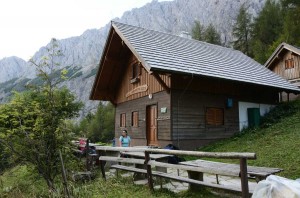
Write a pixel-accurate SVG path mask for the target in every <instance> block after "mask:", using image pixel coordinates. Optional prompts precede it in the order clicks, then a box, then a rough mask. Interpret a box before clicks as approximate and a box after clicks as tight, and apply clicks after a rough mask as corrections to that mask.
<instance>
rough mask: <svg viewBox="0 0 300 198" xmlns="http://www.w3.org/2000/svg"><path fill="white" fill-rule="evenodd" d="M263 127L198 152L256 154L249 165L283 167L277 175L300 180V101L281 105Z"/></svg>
mask: <svg viewBox="0 0 300 198" xmlns="http://www.w3.org/2000/svg"><path fill="white" fill-rule="evenodd" d="M263 125H264V126H265V127H262V128H259V129H251V130H246V131H245V132H244V133H243V134H240V135H237V136H235V137H233V138H231V139H227V140H223V141H219V142H217V143H215V144H212V145H209V146H207V147H204V148H202V149H200V150H202V151H224V152H255V153H256V154H257V159H256V160H249V161H248V164H250V165H255V166H266V167H278V168H282V169H284V171H283V172H282V173H280V174H278V175H281V176H283V177H287V178H291V179H296V178H300V165H299V164H300V101H296V102H292V103H289V104H283V105H280V106H279V107H278V108H276V109H275V110H274V111H273V112H271V113H270V114H269V115H268V116H267V117H266V119H265V122H264V123H263ZM266 126H268V127H266ZM232 162H233V161H232ZM235 162H236V163H238V162H237V161H235Z"/></svg>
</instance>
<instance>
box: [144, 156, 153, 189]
mask: <svg viewBox="0 0 300 198" xmlns="http://www.w3.org/2000/svg"><path fill="white" fill-rule="evenodd" d="M149 161H150V154H149V152H147V151H145V164H146V166H147V179H148V186H149V188H150V190H153V180H152V171H151V165H148V162H149Z"/></svg>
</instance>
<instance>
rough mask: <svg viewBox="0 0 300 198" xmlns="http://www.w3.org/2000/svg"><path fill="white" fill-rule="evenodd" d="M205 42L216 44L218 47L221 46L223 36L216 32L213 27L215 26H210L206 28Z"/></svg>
mask: <svg viewBox="0 0 300 198" xmlns="http://www.w3.org/2000/svg"><path fill="white" fill-rule="evenodd" d="M203 38H204V41H206V42H208V43H211V44H216V45H221V36H220V34H219V33H218V31H217V30H216V28H215V27H214V26H213V24H209V25H208V27H207V28H206V30H205V32H204V37H203Z"/></svg>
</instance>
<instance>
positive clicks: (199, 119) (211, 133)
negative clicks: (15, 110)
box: [171, 75, 278, 142]
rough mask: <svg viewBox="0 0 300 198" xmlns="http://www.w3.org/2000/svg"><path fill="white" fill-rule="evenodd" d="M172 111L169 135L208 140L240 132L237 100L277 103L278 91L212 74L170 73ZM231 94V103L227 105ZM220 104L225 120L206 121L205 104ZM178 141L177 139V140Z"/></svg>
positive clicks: (179, 137)
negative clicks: (177, 74)
mask: <svg viewBox="0 0 300 198" xmlns="http://www.w3.org/2000/svg"><path fill="white" fill-rule="evenodd" d="M171 82H172V85H171V86H172V88H173V89H172V92H171V101H172V104H171V111H172V115H171V116H172V121H173V122H172V138H173V141H175V140H177V139H179V140H180V141H182V142H183V141H185V140H191V141H192V140H202V141H210V140H216V139H220V138H226V137H230V136H232V135H233V134H234V133H236V132H239V107H238V102H239V101H242V102H253V103H260V104H276V102H277V101H278V93H277V91H276V90H274V89H271V88H266V87H265V88H261V87H260V86H255V85H249V84H245V83H237V82H231V81H225V80H220V79H212V78H201V77H192V76H185V77H184V76H176V75H174V76H172V80H171ZM228 98H230V99H232V101H233V105H232V107H230V108H227V106H226V102H227V99H228ZM209 107H210V108H221V109H223V112H224V124H223V125H220V126H212V125H207V124H206V118H205V112H206V108H209ZM180 141H179V142H180Z"/></svg>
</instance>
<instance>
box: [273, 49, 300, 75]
mask: <svg viewBox="0 0 300 198" xmlns="http://www.w3.org/2000/svg"><path fill="white" fill-rule="evenodd" d="M288 59H293V60H294V68H291V69H285V61H286V60H288ZM271 69H272V71H273V72H275V73H276V74H278V75H279V76H282V77H283V78H285V79H287V80H295V79H299V78H300V56H299V55H296V54H294V53H292V52H291V51H287V52H286V53H285V54H284V55H283V57H282V58H281V59H280V60H279V61H277V62H276V63H275V64H274V66H272V68H271Z"/></svg>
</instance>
